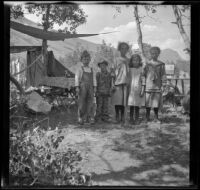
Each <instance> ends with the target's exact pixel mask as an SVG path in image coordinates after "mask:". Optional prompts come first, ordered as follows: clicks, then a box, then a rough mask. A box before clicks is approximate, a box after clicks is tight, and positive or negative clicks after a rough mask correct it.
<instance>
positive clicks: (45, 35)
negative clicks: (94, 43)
mask: <svg viewBox="0 0 200 190" xmlns="http://www.w3.org/2000/svg"><path fill="white" fill-rule="evenodd" d="M10 27H11V28H12V29H14V30H17V31H19V32H22V33H24V34H27V35H29V36H32V37H35V38H39V39H45V40H50V41H60V40H63V41H64V40H65V39H69V38H80V37H89V36H96V35H99V34H64V33H59V32H50V31H47V32H45V31H44V30H42V29H39V28H34V27H32V26H27V25H23V24H20V23H18V22H14V21H10ZM108 33H113V32H106V33H100V34H108Z"/></svg>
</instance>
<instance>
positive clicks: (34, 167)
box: [9, 127, 91, 185]
mask: <svg viewBox="0 0 200 190" xmlns="http://www.w3.org/2000/svg"><path fill="white" fill-rule="evenodd" d="M63 139H64V136H62V135H61V130H58V129H55V130H54V131H45V130H42V129H40V128H39V127H36V128H35V129H34V130H32V131H30V130H29V131H27V132H24V133H19V132H17V130H12V131H11V132H10V150H9V152H10V160H9V174H10V185H90V183H91V180H90V175H86V174H83V173H81V172H80V168H78V164H79V163H80V162H81V160H82V157H81V155H80V153H79V152H78V151H75V150H72V149H71V148H68V149H67V150H66V151H65V152H60V151H59V150H58V147H59V144H60V143H61V142H62V140H63Z"/></svg>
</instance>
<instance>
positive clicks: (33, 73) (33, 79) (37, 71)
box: [26, 51, 75, 87]
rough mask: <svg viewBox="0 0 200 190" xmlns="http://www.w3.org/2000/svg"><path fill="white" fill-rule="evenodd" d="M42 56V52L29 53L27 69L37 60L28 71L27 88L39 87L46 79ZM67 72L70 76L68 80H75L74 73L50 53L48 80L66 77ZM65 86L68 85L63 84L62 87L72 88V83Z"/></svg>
mask: <svg viewBox="0 0 200 190" xmlns="http://www.w3.org/2000/svg"><path fill="white" fill-rule="evenodd" d="M41 54H42V52H41V51H27V67H29V66H30V65H31V64H32V63H33V62H34V61H35V60H36V62H35V63H34V65H32V66H31V67H30V68H29V69H27V73H26V74H27V84H26V86H27V87H30V86H33V87H39V85H40V84H41V82H42V81H43V79H44V78H45V73H44V71H45V66H44V64H43V61H42V59H41ZM66 72H67V74H68V75H67V77H68V78H73V79H74V77H75V75H74V73H72V72H71V71H70V70H69V69H67V68H66V67H64V65H62V64H61V63H60V62H59V61H58V60H56V59H55V57H54V54H53V52H52V51H48V63H47V78H53V77H65V74H66ZM65 78H66V77H65ZM45 81H46V80H45ZM65 84H66V85H62V84H61V86H70V85H71V84H72V83H71V82H70V84H68V82H66V83H65ZM53 86H55V85H53Z"/></svg>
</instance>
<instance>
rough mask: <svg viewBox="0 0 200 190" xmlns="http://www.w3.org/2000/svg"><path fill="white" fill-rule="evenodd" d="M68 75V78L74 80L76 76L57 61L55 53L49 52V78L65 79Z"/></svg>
mask: <svg viewBox="0 0 200 190" xmlns="http://www.w3.org/2000/svg"><path fill="white" fill-rule="evenodd" d="M66 73H67V77H68V78H74V77H75V74H74V73H72V72H71V71H70V70H69V69H67V68H66V67H64V65H63V64H61V63H60V62H59V61H58V60H57V59H55V57H54V54H53V51H49V52H48V65H47V75H48V76H49V77H63V76H65V74H66Z"/></svg>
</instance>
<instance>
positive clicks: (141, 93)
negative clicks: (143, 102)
mask: <svg viewBox="0 0 200 190" xmlns="http://www.w3.org/2000/svg"><path fill="white" fill-rule="evenodd" d="M143 96H144V87H142V90H141V92H140V97H143Z"/></svg>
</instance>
